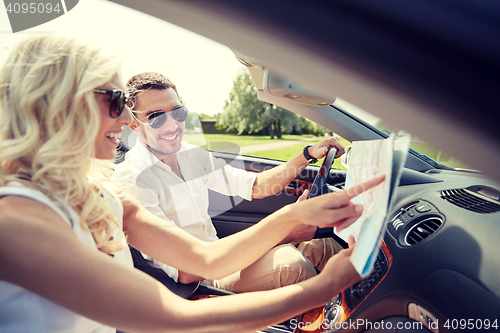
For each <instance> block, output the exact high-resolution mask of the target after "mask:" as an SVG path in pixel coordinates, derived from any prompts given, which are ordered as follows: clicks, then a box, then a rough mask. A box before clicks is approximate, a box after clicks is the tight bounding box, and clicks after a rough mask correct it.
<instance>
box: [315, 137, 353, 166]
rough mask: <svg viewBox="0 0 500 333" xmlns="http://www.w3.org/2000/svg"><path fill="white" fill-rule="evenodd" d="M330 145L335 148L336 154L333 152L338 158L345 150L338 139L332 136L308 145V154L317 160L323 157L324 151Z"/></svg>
mask: <svg viewBox="0 0 500 333" xmlns="http://www.w3.org/2000/svg"><path fill="white" fill-rule="evenodd" d="M332 146H333V147H334V148H336V149H337V154H335V158H339V157H340V156H342V154H343V153H344V152H345V148H344V146H343V145H342V144H341V143H340V140H339V139H338V138H336V137H332V138H329V139H326V140H324V141H321V142H320V143H317V144H315V145H314V146H312V147H310V148H309V155H311V157H314V158H316V159H318V160H319V159H321V158H323V157H325V155H326V153H327V152H328V148H329V147H332Z"/></svg>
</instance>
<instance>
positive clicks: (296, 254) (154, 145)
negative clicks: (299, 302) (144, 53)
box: [116, 72, 344, 292]
mask: <svg viewBox="0 0 500 333" xmlns="http://www.w3.org/2000/svg"><path fill="white" fill-rule="evenodd" d="M127 89H128V92H129V95H130V97H129V99H130V101H131V103H132V104H131V109H132V111H133V113H134V115H135V118H136V121H135V124H134V125H133V126H131V128H132V130H133V131H134V132H135V133H137V135H138V138H137V143H136V144H135V145H134V147H132V149H131V150H130V151H129V152H128V153H127V154H126V157H125V161H124V162H122V163H121V164H119V165H118V166H117V170H116V173H117V174H118V175H119V176H120V177H122V178H124V179H127V180H131V181H133V182H135V191H136V194H137V199H138V200H139V202H140V203H141V204H142V205H143V206H144V207H145V208H146V209H148V210H149V211H151V212H152V213H153V214H155V215H156V216H158V217H160V218H162V219H163V220H164V221H165V226H175V227H179V228H182V229H183V230H185V231H187V232H189V233H191V234H192V235H194V236H195V237H197V238H199V239H202V240H206V241H214V240H217V235H216V230H215V228H214V226H213V225H212V221H211V219H210V216H209V214H208V204H209V200H208V189H211V190H214V191H216V192H219V193H222V194H225V195H228V196H239V197H241V198H243V199H246V200H251V199H252V198H264V197H267V196H270V195H273V194H276V193H277V192H279V191H280V190H281V189H283V188H284V187H285V186H286V185H287V184H288V183H289V182H290V181H292V180H293V179H294V178H295V177H296V176H297V175H298V174H299V173H300V172H301V171H302V170H303V169H305V168H306V166H307V165H308V163H309V159H313V158H316V159H319V158H323V157H324V155H325V153H326V151H327V148H328V147H329V146H335V147H336V148H337V150H338V153H337V157H338V156H340V155H341V154H343V152H344V147H343V146H342V144H340V142H339V141H338V139H336V138H330V139H327V140H325V141H323V142H321V143H319V144H316V145H310V146H309V147H307V148H305V149H304V152H303V153H300V154H298V155H297V156H296V157H294V158H292V159H291V160H290V161H288V162H287V163H286V164H283V165H281V166H278V167H275V168H273V169H270V170H266V171H264V172H261V173H258V174H257V173H250V172H246V171H245V170H242V169H238V168H235V167H233V166H231V165H228V164H226V162H225V161H224V160H222V159H217V158H215V157H213V155H212V154H211V153H209V152H207V151H205V150H204V149H202V148H200V147H197V146H194V145H191V144H188V143H186V142H184V141H182V137H183V134H184V125H185V123H184V121H185V120H186V117H187V109H186V108H185V107H184V106H182V105H181V103H180V100H179V96H178V93H177V89H176V87H175V85H174V84H173V83H172V82H171V81H169V80H168V78H166V77H165V76H163V75H161V74H158V73H153V72H148V73H142V74H138V75H135V76H134V77H132V78H131V79H130V80H129V81H128V83H127ZM306 156H307V158H306ZM315 229H316V228H315V227H311V226H305V225H304V226H302V227H300V228H297V229H296V230H294V232H292V233H291V234H290V235H289V236H288V237H287V238H286V239H284V240H283V241H282V242H281V245H278V246H276V247H275V248H273V249H271V250H270V251H269V252H268V253H267V254H266V255H264V256H263V257H262V258H261V259H259V260H258V261H256V262H255V263H254V264H252V265H251V266H249V267H247V268H246V269H244V270H242V271H240V272H237V273H234V274H232V275H230V276H228V277H226V278H223V279H221V280H216V281H207V280H205V281H204V282H205V283H208V284H211V285H214V286H216V287H219V288H222V289H226V290H230V291H235V292H247V291H256V290H267V289H273V288H278V287H282V286H285V285H289V284H293V283H297V282H300V281H303V280H305V279H307V278H310V277H311V276H314V275H315V274H316V269H317V270H321V269H322V267H323V265H324V264H325V263H326V261H327V260H328V258H330V257H331V256H332V255H333V254H335V253H336V252H338V251H339V250H340V248H341V247H340V246H339V245H338V244H337V243H336V242H335V241H333V240H332V239H329V238H328V239H314V240H311V239H312V237H313V235H314V232H315ZM289 243H300V244H298V245H292V244H289ZM144 256H145V257H146V259H149V260H151V265H152V266H155V267H159V268H162V269H163V270H164V271H165V272H166V273H167V274H168V275H169V276H170V277H172V278H173V279H174V280H178V281H180V282H183V283H189V282H192V281H198V280H203V277H200V276H195V275H191V274H187V273H185V272H182V271H178V270H177V269H175V268H173V267H170V266H167V265H165V264H163V263H161V262H159V261H157V260H153V259H152V258H149V257H147V256H146V255H144ZM235 260H237V258H235Z"/></svg>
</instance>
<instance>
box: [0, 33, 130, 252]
mask: <svg viewBox="0 0 500 333" xmlns="http://www.w3.org/2000/svg"><path fill="white" fill-rule="evenodd" d="M118 67H119V63H118V61H116V59H115V58H114V57H113V56H109V55H105V54H104V53H103V52H101V50H100V49H99V48H97V47H93V46H90V45H89V44H84V43H80V42H78V41H76V40H75V39H72V38H68V37H62V36H56V35H34V36H30V37H28V38H26V39H25V40H24V41H22V42H21V43H20V44H19V45H18V46H17V47H16V48H15V49H14V50H12V52H11V54H10V56H9V58H8V59H7V61H6V63H5V64H4V66H3V67H2V69H1V70H0V100H1V106H0V164H1V168H0V186H4V185H5V184H6V183H7V182H8V181H11V180H17V181H21V182H23V183H25V184H26V185H27V186H30V187H34V188H37V189H39V190H41V191H43V192H44V193H46V194H47V195H48V196H49V197H51V198H52V199H53V200H54V201H55V202H57V200H56V199H55V198H57V197H59V198H62V200H63V201H64V202H65V203H66V204H67V205H69V206H70V207H71V208H73V209H74V210H75V211H76V212H77V213H79V214H80V224H81V225H82V227H83V228H84V229H87V230H90V231H91V232H92V234H93V236H94V239H95V241H96V243H97V246H98V247H99V249H100V250H101V251H103V252H106V253H114V252H117V251H118V250H120V249H122V248H123V247H124V246H125V244H124V242H123V241H122V242H117V241H113V239H112V237H113V235H114V234H116V233H117V232H118V231H119V227H118V224H117V214H116V212H115V211H114V210H113V208H112V207H111V205H110V204H109V203H108V202H106V200H104V198H103V197H102V190H103V189H102V186H103V183H104V182H105V181H106V176H105V175H104V173H103V170H104V172H106V171H107V169H106V168H104V169H103V168H101V169H99V170H98V168H95V165H96V164H100V161H97V160H95V159H94V157H95V138H96V136H97V131H98V129H99V125H100V119H101V115H100V110H99V107H98V105H97V102H96V99H95V96H94V88H97V87H99V86H102V85H104V84H106V83H107V82H109V81H111V80H112V78H113V77H114V76H115V75H116V74H117V72H118ZM26 174H28V176H29V178H30V181H26V180H24V181H23V178H24V177H23V175H26Z"/></svg>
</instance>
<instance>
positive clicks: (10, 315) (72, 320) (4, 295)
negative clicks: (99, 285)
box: [0, 183, 133, 333]
mask: <svg viewBox="0 0 500 333" xmlns="http://www.w3.org/2000/svg"><path fill="white" fill-rule="evenodd" d="M8 185H9V186H4V187H0V197H1V196H6V195H16V196H22V197H26V198H30V199H33V200H36V201H39V202H41V203H44V204H46V205H47V206H49V207H50V208H52V209H53V210H54V211H55V212H56V213H58V214H59V215H60V216H61V218H62V219H64V221H66V223H68V224H69V225H70V226H71V227H72V228H73V231H74V233H75V235H76V236H77V237H78V239H79V240H80V241H81V242H82V243H84V244H85V245H87V246H89V247H91V248H92V249H95V250H96V251H97V250H98V249H97V246H96V243H95V241H94V238H93V237H92V234H91V233H90V232H89V231H85V230H83V229H82V228H81V227H80V223H79V222H80V220H79V216H78V215H77V214H76V213H75V211H74V210H73V209H71V208H70V207H66V210H67V214H64V213H63V211H62V210H61V209H60V208H59V207H58V206H57V205H56V204H54V202H52V201H51V200H50V199H49V198H48V197H47V196H46V195H45V194H43V193H42V192H40V191H37V190H34V189H31V188H28V187H25V186H23V185H21V184H19V183H9V184H8ZM103 196H104V198H105V199H106V200H107V201H108V202H110V203H111V205H112V206H113V208H115V210H116V212H117V214H118V222H119V223H120V230H122V225H121V224H122V223H123V206H122V204H121V202H120V201H119V200H118V199H116V198H114V197H111V196H110V195H108V194H107V193H105V192H104V194H103ZM68 216H69V218H68ZM114 237H115V238H116V237H117V238H122V237H125V236H124V235H123V232H121V231H120V234H119V235H117V236H114ZM61 250H62V249H61ZM114 258H115V259H117V260H119V261H120V262H123V263H124V264H126V265H128V266H131V267H132V266H133V263H132V258H131V255H130V251H129V249H128V247H126V248H125V249H123V250H122V251H120V252H119V253H117V254H115V255H114ZM75 260H77V258H75ZM0 269H1V267H0ZM45 332H46V333H48V332H51V333H55V332H57V333H62V332H65V333H66V332H67V333H75V332H93V333H94V332H95V333H111V332H116V329H114V328H111V327H109V326H105V325H102V324H100V323H98V322H95V321H93V320H90V319H88V318H86V317H83V316H81V315H79V314H77V313H75V312H72V311H70V310H68V309H66V308H64V307H62V306H60V305H57V304H56V303H53V302H51V301H50V300H48V299H46V298H44V297H42V296H39V295H37V294H35V293H33V292H31V291H29V290H27V289H24V288H22V287H19V286H17V285H15V284H12V283H9V282H6V281H2V280H0V333H45Z"/></svg>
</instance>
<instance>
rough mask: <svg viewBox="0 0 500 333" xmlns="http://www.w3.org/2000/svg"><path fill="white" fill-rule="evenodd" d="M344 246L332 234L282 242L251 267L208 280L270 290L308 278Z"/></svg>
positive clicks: (241, 289)
mask: <svg viewBox="0 0 500 333" xmlns="http://www.w3.org/2000/svg"><path fill="white" fill-rule="evenodd" d="M341 249H342V247H341V246H340V245H339V244H338V243H337V242H335V241H334V240H333V239H332V238H319V239H312V240H310V241H308V242H302V243H300V244H298V245H297V246H294V245H292V244H284V245H279V246H276V247H274V248H273V249H271V250H270V251H269V252H267V253H266V254H265V255H263V256H262V257H261V258H260V259H259V260H257V261H256V262H254V263H253V264H252V265H250V266H248V267H247V268H245V269H243V270H241V271H239V272H236V273H234V274H231V275H229V276H227V277H225V278H222V279H220V280H205V281H203V282H204V283H206V284H208V285H211V286H214V287H217V288H220V289H224V290H229V291H233V292H237V293H241V292H249V291H259V290H270V289H275V288H279V287H284V286H287V285H290V284H294V283H297V282H301V281H304V280H306V279H308V278H310V277H313V276H315V275H316V274H317V273H316V270H317V271H321V270H322V269H323V268H324V266H325V264H326V262H327V261H328V259H329V258H330V257H331V256H333V255H334V254H335V253H338V252H339V251H340V250H341Z"/></svg>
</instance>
